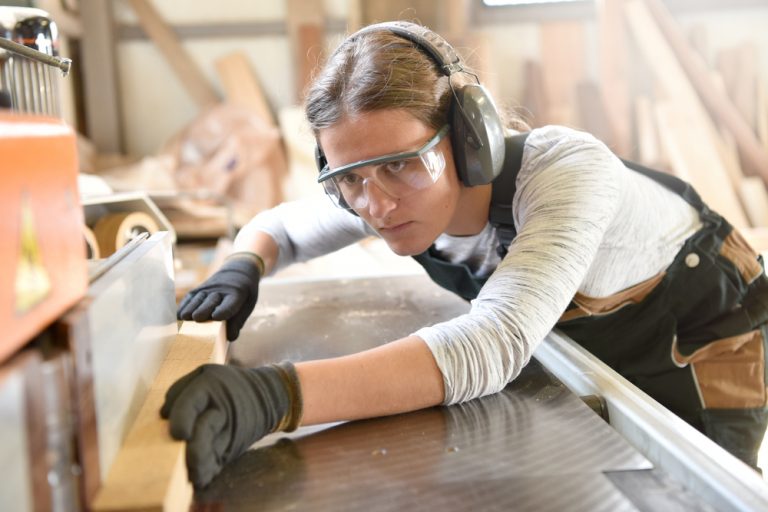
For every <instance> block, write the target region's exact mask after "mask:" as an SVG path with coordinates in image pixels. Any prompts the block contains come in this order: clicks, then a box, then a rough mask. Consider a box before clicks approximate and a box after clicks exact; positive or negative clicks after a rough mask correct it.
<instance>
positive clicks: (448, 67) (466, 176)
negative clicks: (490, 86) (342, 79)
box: [318, 21, 505, 187]
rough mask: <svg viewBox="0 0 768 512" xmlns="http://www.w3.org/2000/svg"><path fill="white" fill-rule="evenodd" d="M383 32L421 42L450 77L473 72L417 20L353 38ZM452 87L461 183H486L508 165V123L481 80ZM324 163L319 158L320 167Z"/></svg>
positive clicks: (372, 28)
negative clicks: (506, 128)
mask: <svg viewBox="0 0 768 512" xmlns="http://www.w3.org/2000/svg"><path fill="white" fill-rule="evenodd" d="M379 31H388V32H391V33H393V34H395V35H398V36H400V37H402V38H404V39H406V40H409V41H411V42H412V43H414V44H415V45H417V46H418V47H419V48H420V49H421V50H422V51H424V53H426V54H427V55H429V56H430V57H431V58H432V59H433V60H434V61H435V62H436V63H437V65H438V66H439V68H440V71H441V72H442V73H443V74H444V75H445V76H447V77H448V80H451V75H453V74H455V73H469V74H473V73H471V72H470V71H465V70H464V68H463V66H462V62H461V58H460V57H459V55H458V54H457V53H456V52H455V51H454V49H453V48H452V47H451V45H449V44H448V42H447V41H445V40H444V39H443V38H442V37H441V36H440V35H438V34H437V33H435V32H432V31H431V30H429V29H428V28H426V27H422V26H420V25H417V24H415V23H410V22H407V21H389V22H383V23H377V24H374V25H369V26H367V27H363V28H362V29H360V30H359V31H357V32H356V33H354V34H352V35H351V36H350V39H351V38H355V37H359V36H360V35H362V34H367V33H371V32H379ZM475 78H476V79H477V76H475ZM451 90H452V94H453V96H454V98H453V100H452V102H451V107H450V112H449V122H450V123H451V144H452V146H453V159H454V163H455V165H456V172H457V173H458V175H459V179H461V182H462V183H463V184H464V185H466V186H468V187H472V186H475V185H485V184H486V183H490V182H492V181H493V180H494V178H496V176H498V175H499V173H500V172H501V168H502V165H503V164H504V151H505V144H504V124H503V122H502V120H501V117H500V116H499V113H498V111H497V110H496V106H495V105H494V104H493V101H492V100H491V96H490V95H489V94H488V92H487V91H486V89H485V88H484V87H483V86H482V85H480V84H479V83H476V84H467V85H463V86H460V87H455V86H454V85H453V83H452V82H451ZM322 165H324V164H322ZM322 165H321V163H320V161H319V160H318V169H320V168H322Z"/></svg>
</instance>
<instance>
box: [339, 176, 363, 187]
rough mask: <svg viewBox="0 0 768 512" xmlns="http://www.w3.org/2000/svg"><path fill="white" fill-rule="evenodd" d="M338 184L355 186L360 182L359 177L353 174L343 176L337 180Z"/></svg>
mask: <svg viewBox="0 0 768 512" xmlns="http://www.w3.org/2000/svg"><path fill="white" fill-rule="evenodd" d="M339 182H340V183H341V184H343V185H347V186H350V185H355V184H356V183H359V182H360V176H358V175H357V174H354V173H349V174H345V175H344V176H342V177H341V178H339Z"/></svg>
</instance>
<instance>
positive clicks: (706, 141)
mask: <svg viewBox="0 0 768 512" xmlns="http://www.w3.org/2000/svg"><path fill="white" fill-rule="evenodd" d="M625 14H626V20H627V24H628V26H629V28H630V31H631V32H632V35H633V36H634V38H635V39H636V40H637V47H638V49H639V50H640V52H641V54H642V56H643V58H644V60H645V61H646V62H647V63H648V69H650V70H651V71H652V72H653V76H654V79H655V84H656V85H657V86H658V88H659V90H660V93H661V94H662V95H663V99H664V102H663V103H662V102H658V103H657V105H656V107H655V110H656V115H657V122H658V126H663V127H664V136H663V137H661V139H662V144H663V147H664V151H665V154H666V155H667V157H668V158H669V161H670V164H671V166H672V170H673V172H674V173H675V174H678V175H679V176H680V177H681V178H682V179H685V180H687V181H689V182H690V183H691V184H692V185H693V186H694V187H695V188H696V189H697V191H698V192H699V194H700V195H701V196H702V198H703V199H704V201H705V202H707V203H708V204H709V205H710V206H711V207H712V208H714V209H715V210H716V211H718V212H719V213H720V214H722V215H724V216H725V217H726V218H727V219H728V220H729V221H730V222H731V223H732V224H734V225H735V226H737V227H744V226H747V225H748V222H747V218H746V215H745V214H744V210H743V209H742V208H741V204H740V203H739V200H738V198H737V196H736V192H735V190H734V188H733V186H732V184H731V181H730V178H729V176H728V173H727V169H726V168H725V164H724V163H723V160H722V158H721V156H720V154H719V153H718V150H717V148H718V147H720V145H721V144H722V141H721V140H719V135H718V133H717V131H716V130H715V127H714V124H713V122H712V120H711V119H710V118H709V116H708V115H707V113H706V111H705V109H704V106H703V105H702V103H701V101H700V100H699V98H698V95H697V94H696V90H695V89H694V87H693V86H692V85H691V83H690V81H689V80H688V77H687V76H686V73H685V71H684V70H683V68H682V66H681V65H680V63H679V62H678V60H677V58H676V57H675V54H674V52H673V51H672V49H671V48H670V47H669V45H668V44H667V41H666V39H665V38H664V34H663V33H662V31H661V30H660V29H659V27H658V26H657V24H656V22H655V21H654V18H653V16H652V15H651V12H650V11H649V9H648V8H647V5H646V3H645V2H644V1H643V0H627V2H626V3H625Z"/></svg>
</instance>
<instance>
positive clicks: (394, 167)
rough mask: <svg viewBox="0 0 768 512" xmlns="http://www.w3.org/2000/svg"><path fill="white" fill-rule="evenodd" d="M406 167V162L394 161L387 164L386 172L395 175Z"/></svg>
mask: <svg viewBox="0 0 768 512" xmlns="http://www.w3.org/2000/svg"><path fill="white" fill-rule="evenodd" d="M407 166H408V161H407V160H395V161H394V162H387V164H386V169H387V172H391V173H394V174H397V173H398V172H400V171H402V170H403V169H405V168H406V167H407Z"/></svg>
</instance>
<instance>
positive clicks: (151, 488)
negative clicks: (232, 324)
mask: <svg viewBox="0 0 768 512" xmlns="http://www.w3.org/2000/svg"><path fill="white" fill-rule="evenodd" d="M226 348H227V341H226V339H225V337H224V324H223V323H221V322H206V323H195V322H184V323H182V324H181V328H180V329H179V333H178V335H177V336H176V339H175V340H174V342H173V343H172V345H171V348H170V350H169V351H168V355H167V356H166V358H165V361H164V362H163V365H162V366H161V367H160V370H159V371H158V374H157V376H156V377H155V380H154V382H153V384H152V387H151V388H150V390H149V392H148V393H147V398H146V399H145V401H144V404H143V406H142V408H141V410H140V411H139V414H138V416H137V417H136V420H135V421H134V423H133V425H132V426H131V429H130V431H129V432H128V435H127V437H126V438H125V441H124V442H123V445H122V447H121V449H120V452H119V453H118V455H117V457H116V459H115V462H114V463H113V464H112V467H111V469H110V471H109V474H108V475H107V478H106V480H105V481H104V483H103V485H102V487H101V489H100V490H99V493H98V494H97V496H96V499H95V500H94V501H93V502H92V509H93V510H94V511H118V510H119V511H138V510H141V511H172V510H184V511H186V510H188V509H189V506H190V504H191V502H192V494H193V491H192V485H191V484H190V483H189V482H188V480H187V471H186V466H185V462H184V460H185V459H184V443H183V442H181V441H176V440H174V439H172V438H171V436H170V434H169V433H168V422H167V421H165V420H163V419H162V418H161V417H160V412H159V411H160V407H161V406H162V403H163V400H164V398H165V393H166V391H167V390H168V388H169V387H170V386H171V384H173V383H174V382H175V381H176V380H177V379H179V378H180V377H182V376H184V375H185V374H187V373H188V372H190V371H192V370H194V369H195V368H197V367H198V366H200V365H203V364H206V363H223V362H224V361H225V359H226Z"/></svg>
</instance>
